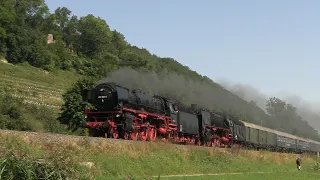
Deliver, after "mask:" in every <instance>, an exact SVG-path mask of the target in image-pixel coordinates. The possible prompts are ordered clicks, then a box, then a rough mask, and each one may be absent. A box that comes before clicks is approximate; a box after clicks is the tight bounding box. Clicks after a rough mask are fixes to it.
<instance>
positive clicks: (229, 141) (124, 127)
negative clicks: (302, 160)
mask: <svg viewBox="0 0 320 180" xmlns="http://www.w3.org/2000/svg"><path fill="white" fill-rule="evenodd" d="M86 101H87V102H88V103H90V104H92V105H93V106H94V107H93V108H85V110H84V114H85V117H86V120H85V121H84V122H83V126H84V127H86V128H89V130H90V135H91V136H104V137H107V138H115V139H118V138H122V139H127V140H142V141H147V140H148V141H156V140H157V139H161V140H163V141H173V142H176V143H183V144H193V145H205V146H217V147H230V146H232V145H240V146H246V147H252V148H267V149H270V150H282V151H295V152H297V151H300V152H302V151H310V152H320V143H319V142H316V141H312V140H308V139H302V138H299V137H296V138H292V136H293V135H288V134H287V135H286V134H284V133H282V132H278V131H275V130H266V128H264V127H258V126H254V125H252V124H250V123H246V122H243V121H240V120H238V119H236V118H233V117H229V116H226V115H224V114H221V113H217V112H213V111H209V110H207V109H204V108H201V107H199V106H198V105H196V104H192V105H191V106H190V107H189V106H185V105H183V104H182V103H180V102H179V101H176V100H170V99H168V98H166V97H163V96H159V95H155V94H152V95H151V94H147V93H145V92H143V91H141V90H138V89H129V88H126V87H123V86H120V85H118V84H116V83H114V82H108V83H100V84H98V85H96V86H95V87H94V88H93V89H90V90H88V91H87V96H86ZM283 138H291V139H293V142H294V143H295V144H293V145H292V146H287V143H283ZM301 142H304V144H305V145H306V147H302V146H298V143H300V145H301ZM281 143H282V144H281ZM302 144H303V143H302ZM298 147H301V148H298ZM311 147H313V148H311Z"/></svg>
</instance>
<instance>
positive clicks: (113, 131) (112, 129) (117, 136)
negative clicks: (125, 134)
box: [110, 128, 119, 139]
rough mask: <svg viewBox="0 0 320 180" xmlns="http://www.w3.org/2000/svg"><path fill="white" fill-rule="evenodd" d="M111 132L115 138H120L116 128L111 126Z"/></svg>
mask: <svg viewBox="0 0 320 180" xmlns="http://www.w3.org/2000/svg"><path fill="white" fill-rule="evenodd" d="M110 134H111V136H112V137H113V138H114V139H118V138H119V133H118V131H117V130H116V129H114V128H111V130H110Z"/></svg>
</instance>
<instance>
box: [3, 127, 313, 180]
mask: <svg viewBox="0 0 320 180" xmlns="http://www.w3.org/2000/svg"><path fill="white" fill-rule="evenodd" d="M0 146H1V148H0V157H1V158H0V162H3V163H2V165H1V166H0V172H2V176H3V175H6V177H17V176H18V175H20V174H19V172H23V173H22V176H23V177H24V178H25V179H27V178H29V176H30V178H31V179H32V178H37V177H45V176H47V177H49V176H50V175H52V176H50V177H54V178H53V179H59V178H60V177H62V178H64V177H65V176H68V177H69V178H71V179H90V178H94V179H117V178H119V179H126V178H129V179H130V178H131V179H132V178H134V179H137V178H138V179H139V177H140V179H141V177H145V178H150V177H151V176H159V175H160V176H162V175H172V174H207V173H221V172H223V173H226V172H260V171H262V172H286V171H290V170H295V169H296V166H295V158H296V155H294V154H284V153H271V152H267V151H259V152H258V151H246V150H240V149H236V148H232V149H219V148H205V147H190V146H183V145H172V144H167V143H162V142H158V143H148V142H133V141H125V140H119V141H112V140H110V139H103V138H83V137H79V136H63V135H59V136H56V135H47V134H42V133H40V134H39V135H37V134H29V135H22V136H20V137H15V138H12V137H11V135H10V136H9V135H7V136H4V135H1V132H0ZM5 150H10V153H9V151H8V152H6V151H5ZM302 158H303V162H304V165H303V167H304V169H309V167H311V166H309V165H311V164H313V163H314V162H315V160H314V159H313V157H312V156H311V155H307V154H304V155H303V156H302ZM83 162H85V163H84V164H86V163H89V164H92V165H93V166H92V167H90V168H88V167H86V166H83V165H82V166H81V165H80V164H83ZM7 163H9V164H11V165H8V164H7ZM19 163H23V164H19ZM9 167H10V168H9ZM11 167H13V168H11ZM19 168H20V169H19ZM1 169H4V170H3V171H2V170H1ZM17 174H18V175H17ZM14 175H16V176H14ZM49 179H50V178H49Z"/></svg>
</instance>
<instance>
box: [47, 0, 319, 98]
mask: <svg viewBox="0 0 320 180" xmlns="http://www.w3.org/2000/svg"><path fill="white" fill-rule="evenodd" d="M46 3H47V5H48V6H49V8H50V11H54V10H55V9H56V8H57V7H59V6H64V7H67V8H69V9H70V10H71V11H72V12H73V14H75V15H77V16H85V15H87V14H93V15H95V16H99V17H101V18H103V19H105V20H106V21H107V23H108V25H109V26H110V28H111V29H116V30H118V31H120V32H121V33H122V34H124V35H125V37H126V39H127V41H128V42H129V43H130V44H133V45H136V46H138V47H144V48H146V49H148V50H149V51H150V52H151V53H154V54H157V55H158V56H161V57H173V58H175V59H176V60H177V61H179V62H180V63H182V64H184V65H188V66H189V67H190V68H191V69H193V70H196V71H197V72H198V73H200V74H202V75H206V76H208V77H210V78H211V79H213V80H217V79H220V78H224V79H228V80H230V81H232V82H237V83H244V84H250V85H251V86H253V87H255V88H257V89H259V90H260V91H261V92H263V93H265V94H272V93H278V92H283V91H284V92H290V93H292V94H296V95H298V96H300V97H302V98H304V99H306V100H308V101H309V102H310V101H311V102H320V93H319V92H320V83H319V81H317V80H318V77H320V71H319V70H320V66H319V65H320V61H319V57H320V49H319V47H320V34H319V33H320V23H319V19H320V16H319V15H320V11H319V5H320V1H316V0H304V1H301V0H290V1H289V0H281V1H276V0H268V1H267V0H265V1H256V0H242V1H236V0H234V1H231V0H224V1H217V0H202V1H195V0H192V1H191V0H174V1H173V0H161V1H150V0H136V1H132V0H131V1H130V0H126V1H125V0H112V1H109V0H90V1H85V0H77V1H76V0H68V1H67V0H46Z"/></svg>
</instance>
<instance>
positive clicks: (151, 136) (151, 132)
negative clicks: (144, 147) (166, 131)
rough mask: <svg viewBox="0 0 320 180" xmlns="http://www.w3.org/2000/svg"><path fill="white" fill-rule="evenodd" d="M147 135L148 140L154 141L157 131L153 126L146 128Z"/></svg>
mask: <svg viewBox="0 0 320 180" xmlns="http://www.w3.org/2000/svg"><path fill="white" fill-rule="evenodd" d="M147 137H148V140H149V141H153V142H154V141H156V139H157V131H156V129H155V128H148V129H147Z"/></svg>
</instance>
